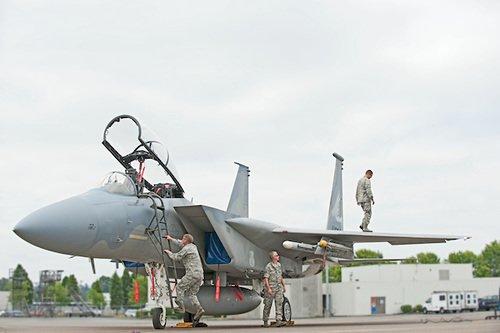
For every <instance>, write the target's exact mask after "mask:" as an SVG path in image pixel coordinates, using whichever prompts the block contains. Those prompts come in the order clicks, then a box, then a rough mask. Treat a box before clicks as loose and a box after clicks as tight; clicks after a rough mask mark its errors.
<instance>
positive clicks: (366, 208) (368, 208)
mask: <svg viewBox="0 0 500 333" xmlns="http://www.w3.org/2000/svg"><path fill="white" fill-rule="evenodd" d="M361 208H362V209H363V212H364V213H365V216H363V221H362V223H361V226H362V227H363V229H366V228H368V224H370V219H371V218H372V203H371V202H369V201H368V202H362V203H361Z"/></svg>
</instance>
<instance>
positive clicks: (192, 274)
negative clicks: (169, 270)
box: [165, 234, 205, 327]
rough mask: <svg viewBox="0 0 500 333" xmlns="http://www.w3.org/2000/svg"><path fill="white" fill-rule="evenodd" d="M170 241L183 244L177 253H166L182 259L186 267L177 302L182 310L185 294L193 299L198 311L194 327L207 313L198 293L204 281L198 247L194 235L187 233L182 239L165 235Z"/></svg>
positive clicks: (179, 284) (175, 259) (192, 301)
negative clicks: (197, 295) (194, 241)
mask: <svg viewBox="0 0 500 333" xmlns="http://www.w3.org/2000/svg"><path fill="white" fill-rule="evenodd" d="M165 238H166V239H168V240H169V241H173V242H174V243H176V244H177V245H179V246H181V247H182V248H181V250H180V251H179V252H177V253H172V251H169V250H165V253H166V254H167V255H168V256H169V257H170V259H172V260H174V261H181V262H182V264H183V265H184V268H185V269H186V274H185V275H184V276H183V277H182V278H181V280H180V281H179V283H177V287H176V288H177V298H176V300H175V303H177V305H178V306H179V309H180V310H181V311H183V312H184V311H185V308H184V296H185V297H186V298H187V299H188V300H190V301H191V303H192V304H193V305H194V306H195V308H196V313H195V314H194V317H193V327H196V325H197V324H198V323H199V321H200V318H201V316H202V315H203V314H204V313H205V310H203V308H202V306H201V304H200V302H199V301H198V297H196V294H197V293H198V291H199V290H200V285H201V283H202V281H203V266H202V264H201V259H200V255H199V254H198V248H197V247H196V245H194V244H193V236H191V235H190V234H185V235H184V236H182V239H180V240H179V239H175V238H173V237H171V236H170V235H167V236H165Z"/></svg>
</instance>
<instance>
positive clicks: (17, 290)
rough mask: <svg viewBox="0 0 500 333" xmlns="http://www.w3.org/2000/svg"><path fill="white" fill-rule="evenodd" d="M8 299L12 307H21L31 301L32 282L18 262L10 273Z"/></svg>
mask: <svg viewBox="0 0 500 333" xmlns="http://www.w3.org/2000/svg"><path fill="white" fill-rule="evenodd" d="M10 300H11V302H12V307H13V308H14V309H23V308H24V307H25V306H26V304H32V303H33V283H32V282H31V280H30V279H29V277H28V272H26V270H25V269H24V268H23V266H21V265H20V264H18V265H17V267H16V269H15V270H14V273H13V275H12V290H11V295H10Z"/></svg>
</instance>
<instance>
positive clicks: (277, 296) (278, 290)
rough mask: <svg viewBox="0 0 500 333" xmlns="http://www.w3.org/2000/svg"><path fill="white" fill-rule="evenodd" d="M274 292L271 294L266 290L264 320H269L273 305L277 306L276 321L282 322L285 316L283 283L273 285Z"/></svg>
mask: <svg viewBox="0 0 500 333" xmlns="http://www.w3.org/2000/svg"><path fill="white" fill-rule="evenodd" d="M271 289H272V290H273V294H272V295H271V294H269V293H268V292H267V290H266V292H265V294H264V311H263V313H262V320H264V321H268V320H269V314H270V313H271V306H272V305H273V301H274V307H275V308H276V321H277V322H280V321H281V320H282V318H283V287H282V286H281V285H275V286H271Z"/></svg>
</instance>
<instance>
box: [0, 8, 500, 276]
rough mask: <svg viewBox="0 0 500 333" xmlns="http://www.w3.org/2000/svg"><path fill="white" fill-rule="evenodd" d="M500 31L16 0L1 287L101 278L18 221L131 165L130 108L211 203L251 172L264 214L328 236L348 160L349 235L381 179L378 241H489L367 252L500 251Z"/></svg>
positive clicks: (3, 91)
mask: <svg viewBox="0 0 500 333" xmlns="http://www.w3.org/2000/svg"><path fill="white" fill-rule="evenodd" d="M499 31H500V3H498V2H497V1H477V0H474V1H440V2H431V1H428V2H423V1H384V0H380V1H307V2H304V1H269V0H265V1H251V2H249V1H210V2H207V1H168V2H166V1H140V2H137V1H50V2H40V1H5V0H0V115H1V120H0V156H1V158H0V174H1V175H2V176H3V179H2V180H1V184H2V189H1V190H0V263H2V265H1V266H2V267H1V268H0V276H8V271H9V268H13V267H15V265H16V264H17V263H22V264H23V266H24V267H25V268H26V269H27V271H28V273H29V274H30V277H31V278H32V279H33V280H38V272H39V271H40V270H42V269H64V271H65V273H67V274H71V273H73V274H76V276H77V278H78V279H79V280H80V281H82V282H87V283H91V282H92V281H93V280H95V279H96V278H97V276H95V275H93V274H92V272H91V268H90V264H89V262H88V259H86V258H78V257H76V258H71V259H70V258H69V256H67V255H62V254H57V253H52V252H48V251H45V250H42V249H39V248H36V247H34V246H33V245H31V244H29V243H27V242H25V241H23V240H22V239H20V238H18V237H17V236H16V235H15V234H14V233H13V232H12V228H13V227H14V225H15V224H16V223H17V222H18V221H19V220H20V219H22V218H23V217H24V216H26V215H28V214H29V213H31V212H32V211H34V210H36V209H38V208H41V207H43V206H46V205H48V204H51V203H53V202H56V201H59V200H62V199H65V198H67V197H70V196H73V195H76V194H80V193H83V192H86V191H87V190H89V189H91V188H93V187H96V186H98V184H99V182H100V181H101V180H102V178H103V177H104V175H105V174H106V173H108V172H109V171H112V170H120V165H119V164H118V163H117V162H116V161H115V160H114V159H113V157H112V156H111V155H110V154H109V153H107V151H106V150H105V148H104V147H103V146H102V145H101V143H100V142H101V140H102V132H103V130H104V127H105V126H106V124H107V122H108V121H109V120H110V119H112V118H113V117H114V116H116V115H119V114H131V115H133V116H135V117H136V118H138V119H139V120H140V121H141V122H143V123H146V124H147V125H148V126H149V127H150V128H152V129H153V130H154V131H156V132H157V133H158V135H159V136H160V137H161V138H162V139H163V142H164V143H165V144H166V146H167V147H168V149H169V152H170V154H171V157H172V160H173V161H174V162H175V164H176V168H177V170H178V172H179V174H180V177H181V182H182V185H183V187H184V188H185V190H186V197H187V198H189V199H190V198H193V200H194V202H195V203H200V204H205V205H208V206H213V207H217V208H221V209H225V208H226V207H227V203H228V200H229V196H230V193H231V188H232V184H233V181H234V177H235V175H236V170H237V168H236V166H235V165H234V164H233V162H234V161H238V162H241V163H244V164H246V165H249V166H250V168H251V177H250V216H251V217H253V218H257V219H260V220H264V221H270V222H274V223H277V224H280V225H284V226H290V227H298V228H304V227H305V228H310V229H324V228H325V227H326V219H327V212H328V204H329V196H330V191H331V183H332V177H333V168H334V159H333V157H332V155H331V154H332V152H338V153H339V154H341V155H342V156H344V158H345V162H344V175H343V182H344V227H345V229H346V230H357V229H358V225H359V224H360V220H361V218H362V211H361V209H360V208H359V207H358V206H356V203H355V199H354V193H355V187H356V183H357V181H358V179H359V178H360V177H361V176H362V175H363V173H364V171H365V170H366V169H372V170H374V177H373V178H372V188H373V191H374V194H375V202H376V203H375V206H374V207H373V218H372V222H371V224H370V228H371V229H373V230H374V231H379V232H395V233H425V234H452V235H455V234H457V235H466V236H470V237H472V238H471V239H470V240H467V241H462V240H461V241H455V242H450V243H447V244H434V245H411V246H391V245H389V244H376V245H374V244H360V245H357V246H356V247H355V248H356V249H359V248H371V249H374V250H378V251H381V252H382V253H383V254H384V257H387V258H390V257H396V258H400V257H402V256H410V255H414V254H416V253H418V252H422V251H433V252H435V253H437V254H438V255H439V256H441V257H447V255H448V253H450V252H453V251H459V250H461V251H463V250H471V251H474V252H476V253H478V252H480V251H481V250H482V248H483V247H484V245H485V244H486V243H489V242H491V241H493V240H495V239H497V240H498V239H500V228H499V227H498V223H499V222H500V221H499V216H500V180H499V179H500V178H499V177H498V170H500V127H499V123H500V93H499V91H500V90H499V86H500V41H499V39H498V33H499ZM114 270H115V266H114V264H112V263H110V262H109V261H108V260H97V273H98V275H102V274H112V272H113V271H114Z"/></svg>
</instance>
